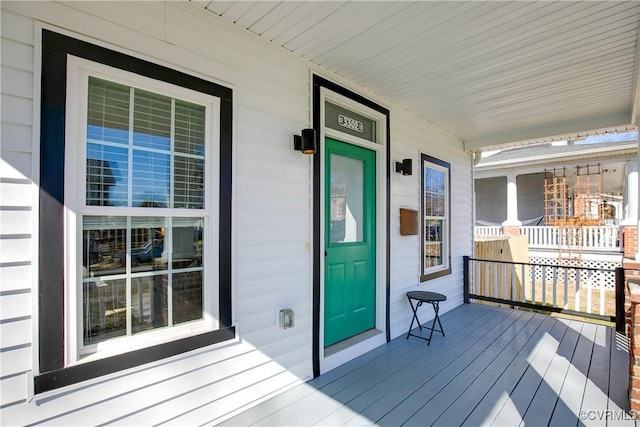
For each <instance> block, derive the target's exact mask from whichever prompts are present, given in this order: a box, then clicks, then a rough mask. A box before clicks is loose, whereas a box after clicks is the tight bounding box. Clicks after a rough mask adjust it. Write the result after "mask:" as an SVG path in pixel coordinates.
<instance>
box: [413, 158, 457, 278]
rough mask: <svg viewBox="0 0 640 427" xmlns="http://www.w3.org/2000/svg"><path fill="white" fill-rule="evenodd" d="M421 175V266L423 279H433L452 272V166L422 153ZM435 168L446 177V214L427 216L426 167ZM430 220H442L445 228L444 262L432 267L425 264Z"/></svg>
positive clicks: (443, 242) (443, 231)
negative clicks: (427, 229) (427, 227)
mask: <svg viewBox="0 0 640 427" xmlns="http://www.w3.org/2000/svg"><path fill="white" fill-rule="evenodd" d="M420 168H421V169H420V175H421V180H422V182H421V185H420V193H421V194H420V205H421V209H420V212H421V221H420V225H421V232H420V240H421V242H420V245H421V250H420V254H421V260H420V268H421V274H420V276H421V281H425V280H429V279H433V278H435V277H439V276H442V275H446V274H449V273H450V272H451V249H450V248H451V229H450V227H451V182H450V179H451V177H450V175H451V166H450V165H449V163H446V162H443V161H441V160H438V159H436V158H434V157H432V156H430V155H428V154H424V153H423V154H421V156H420ZM427 168H428V169H434V170H437V171H439V172H442V173H443V174H444V177H445V182H444V197H445V201H444V204H445V214H444V216H427V214H426V212H425V201H426V191H425V190H426V188H425V182H424V180H425V169H427ZM429 220H440V221H442V225H443V227H442V228H443V230H442V231H441V235H442V264H438V265H434V266H431V267H427V266H425V264H426V263H425V257H426V254H425V245H426V243H427V242H426V236H425V234H426V223H427V221H429Z"/></svg>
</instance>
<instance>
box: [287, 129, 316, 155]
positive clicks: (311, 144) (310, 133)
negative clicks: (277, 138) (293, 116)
mask: <svg viewBox="0 0 640 427" xmlns="http://www.w3.org/2000/svg"><path fill="white" fill-rule="evenodd" d="M293 149H294V150H297V151H302V153H303V154H316V150H317V149H316V131H315V129H302V136H300V135H293Z"/></svg>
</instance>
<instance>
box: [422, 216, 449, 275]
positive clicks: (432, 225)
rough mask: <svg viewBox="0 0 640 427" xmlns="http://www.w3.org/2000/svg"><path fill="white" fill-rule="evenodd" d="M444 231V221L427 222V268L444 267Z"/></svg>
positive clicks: (425, 249)
mask: <svg viewBox="0 0 640 427" xmlns="http://www.w3.org/2000/svg"><path fill="white" fill-rule="evenodd" d="M443 230H444V221H441V220H428V221H426V229H425V234H424V236H425V238H424V240H425V242H424V245H425V246H424V256H425V268H429V267H433V266H435V265H442V264H443V263H444V260H443V258H442V256H443V253H442V252H443V251H442V248H443V239H442V237H443V236H442V232H443Z"/></svg>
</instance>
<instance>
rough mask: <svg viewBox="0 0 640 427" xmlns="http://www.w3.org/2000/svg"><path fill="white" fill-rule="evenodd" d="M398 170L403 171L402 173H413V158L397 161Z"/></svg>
mask: <svg viewBox="0 0 640 427" xmlns="http://www.w3.org/2000/svg"><path fill="white" fill-rule="evenodd" d="M396 172H398V173H402V175H412V174H413V161H412V160H411V159H404V160H403V161H402V162H396Z"/></svg>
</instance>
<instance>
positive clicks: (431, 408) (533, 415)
mask: <svg viewBox="0 0 640 427" xmlns="http://www.w3.org/2000/svg"><path fill="white" fill-rule="evenodd" d="M441 318H442V322H443V326H444V329H445V333H446V336H445V337H443V336H442V335H440V334H437V333H436V334H434V339H433V341H432V343H431V345H430V346H427V345H426V343H425V342H424V341H423V340H419V339H416V338H409V339H405V337H404V336H401V337H398V338H396V339H395V340H392V341H391V342H390V343H388V344H386V345H384V346H381V347H378V348H376V349H374V350H373V351H371V352H368V353H367V354H365V355H363V356H361V357H359V358H357V359H354V360H352V361H351V362H348V363H346V364H344V365H342V366H340V367H338V368H336V369H334V370H332V371H330V372H328V373H326V374H323V375H321V376H319V377H318V378H315V379H313V380H311V381H308V382H307V383H305V384H302V385H300V386H297V387H295V388H293V389H291V390H287V391H284V392H283V393H280V394H278V395H276V396H275V397H273V398H271V399H269V400H267V401H265V402H262V403H260V404H258V405H256V406H254V407H252V408H250V409H247V410H246V411H244V412H242V413H240V414H238V415H236V416H235V417H232V418H230V419H228V420H226V421H224V422H222V423H221V425H229V426H232V425H235V426H238V425H243V426H247V425H264V426H266V425H269V426H273V425H279V426H284V425H292V426H311V425H321V426H337V425H349V426H358V425H379V426H386V425H393V426H397V425H406V426H412V425H416V426H426V425H435V426H440V425H441V426H455V425H468V426H477V425H510V426H512V425H523V426H524V425H558V426H569V425H573V426H576V425H578V426H582V425H585V426H588V425H635V423H634V421H633V420H631V419H630V418H631V417H630V416H629V415H628V414H627V413H624V412H623V411H624V410H628V400H626V387H627V383H628V372H626V369H627V368H628V353H627V348H626V347H625V345H628V344H627V342H626V339H625V338H624V337H622V338H621V337H620V336H618V335H616V334H615V331H614V330H613V329H612V328H610V327H607V326H603V325H594V324H590V323H582V322H579V321H569V320H564V319H558V318H556V317H550V316H545V315H543V314H534V313H530V312H526V311H519V310H509V309H503V308H498V307H493V306H485V305H481V304H467V305H463V306H460V307H457V308H455V309H454V310H451V311H449V312H448V313H445V314H444V315H442V316H441ZM423 332H424V331H423ZM414 333H418V331H416V330H414ZM580 411H592V414H597V411H601V412H600V414H601V415H600V418H598V419H593V418H595V416H591V418H587V419H582V418H584V417H582V418H581V417H580V416H579V413H580ZM606 411H610V412H609V413H607V412H606ZM612 411H613V412H612ZM616 411H617V412H616ZM612 417H613V418H615V419H612Z"/></svg>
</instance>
